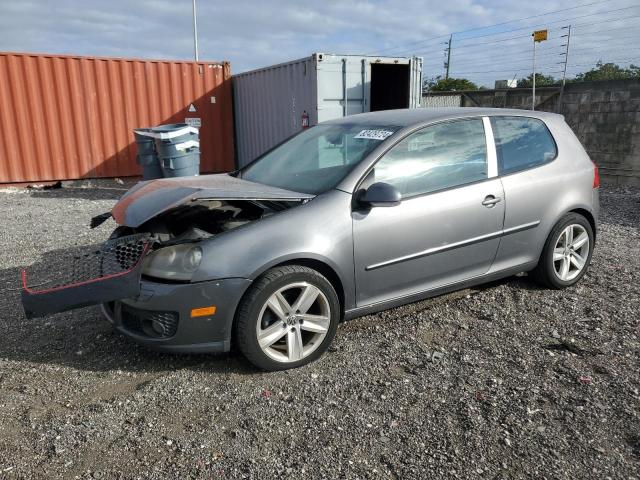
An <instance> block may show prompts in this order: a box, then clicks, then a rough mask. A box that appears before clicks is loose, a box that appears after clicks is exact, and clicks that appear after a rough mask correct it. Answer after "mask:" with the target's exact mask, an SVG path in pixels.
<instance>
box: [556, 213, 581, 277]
mask: <svg viewBox="0 0 640 480" xmlns="http://www.w3.org/2000/svg"><path fill="white" fill-rule="evenodd" d="M588 258H589V234H588V233H587V230H586V229H585V228H584V227H583V226H582V225H579V224H576V223H574V224H571V225H568V226H567V227H566V228H565V229H564V230H563V231H562V233H561V234H560V236H559V237H558V240H556V244H555V247H554V249H553V268H554V271H555V273H556V276H557V277H558V278H559V279H560V280H562V281H564V282H570V281H571V280H573V279H574V278H576V277H577V276H578V275H580V272H582V270H584V267H585V265H586V264H587V259H588Z"/></svg>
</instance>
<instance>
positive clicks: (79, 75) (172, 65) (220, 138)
mask: <svg viewBox="0 0 640 480" xmlns="http://www.w3.org/2000/svg"><path fill="white" fill-rule="evenodd" d="M191 104H193V106H194V107H195V110H196V111H195V112H189V111H188V110H189V106H190V105H191ZM186 118H193V119H196V118H197V119H200V122H201V127H200V150H201V156H200V162H201V163H200V165H201V167H200V168H201V171H202V172H224V171H230V170H233V169H234V150H233V148H234V147H233V106H232V94H231V68H230V65H229V63H228V62H222V63H217V62H198V63H195V62H180V61H163V60H158V61H156V60H135V59H121V58H94V57H76V56H63V55H46V54H29V53H10V52H0V183H18V182H37V181H51V180H67V179H78V178H98V177H119V176H133V175H140V173H141V170H140V167H139V166H138V165H137V164H136V162H135V157H136V146H135V141H134V137H133V131H132V130H133V129H134V128H139V127H149V126H154V125H159V124H163V123H183V122H185V119H186Z"/></svg>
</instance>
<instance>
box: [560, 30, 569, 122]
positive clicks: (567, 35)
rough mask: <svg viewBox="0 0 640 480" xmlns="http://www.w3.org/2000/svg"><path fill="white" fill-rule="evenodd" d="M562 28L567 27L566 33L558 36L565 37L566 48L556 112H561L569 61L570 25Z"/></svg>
mask: <svg viewBox="0 0 640 480" xmlns="http://www.w3.org/2000/svg"><path fill="white" fill-rule="evenodd" d="M562 29H563V30H564V29H567V34H566V35H562V36H561V37H560V38H564V37H566V38H567V43H566V44H565V46H566V47H567V48H566V50H565V52H564V68H563V69H562V86H561V87H560V96H559V98H558V113H562V95H563V94H564V85H565V83H566V82H567V63H569V42H571V25H569V26H567V27H562Z"/></svg>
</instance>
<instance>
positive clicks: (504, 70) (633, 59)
mask: <svg viewBox="0 0 640 480" xmlns="http://www.w3.org/2000/svg"><path fill="white" fill-rule="evenodd" d="M635 60H640V57H635V58H624V59H610V61H609V62H606V63H614V62H623V63H627V62H632V61H635ZM597 64H598V62H595V63H593V62H589V63H572V64H568V65H567V67H583V66H595V65H597ZM528 68H530V65H529V66H524V67H519V66H514V67H513V68H505V69H503V70H483V71H476V72H455V73H456V74H457V75H463V74H464V75H468V74H472V73H504V72H514V71H515V72H521V71H523V70H525V71H526V70H527V69H528ZM553 68H559V67H558V66H557V65H555V66H554V65H549V66H545V67H540V70H545V71H547V70H549V69H553ZM560 72H562V70H560ZM547 73H554V72H547Z"/></svg>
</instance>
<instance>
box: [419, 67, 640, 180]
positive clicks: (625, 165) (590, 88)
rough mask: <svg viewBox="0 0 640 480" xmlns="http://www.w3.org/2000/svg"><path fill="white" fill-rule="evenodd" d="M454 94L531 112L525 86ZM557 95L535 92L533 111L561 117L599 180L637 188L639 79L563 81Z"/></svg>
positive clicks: (465, 100) (470, 103)
mask: <svg viewBox="0 0 640 480" xmlns="http://www.w3.org/2000/svg"><path fill="white" fill-rule="evenodd" d="M456 93H457V94H459V95H460V97H461V102H460V103H461V105H462V106H465V107H498V108H519V109H525V110H528V109H530V108H531V89H530V88H515V89H507V90H479V91H468V92H456ZM442 94H444V95H451V94H452V92H442ZM437 95H440V93H436V92H432V93H430V94H429V96H430V97H434V96H437ZM559 97H560V88H559V87H542V88H539V89H536V109H537V110H544V111H549V112H556V113H562V114H563V115H564V116H565V120H566V121H567V123H568V124H569V125H570V126H571V128H572V129H573V131H574V132H575V133H576V135H577V136H578V138H580V141H581V142H582V144H583V145H584V147H585V149H586V150H587V152H588V153H589V155H590V156H591V158H592V160H593V161H594V162H596V163H597V165H598V166H599V167H600V172H601V177H602V179H603V182H607V183H613V184H626V185H638V186H640V80H612V81H603V82H584V83H568V84H567V85H566V87H565V90H564V93H563V95H562V105H561V106H559V104H558V101H559ZM432 103H433V102H432Z"/></svg>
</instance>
